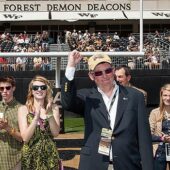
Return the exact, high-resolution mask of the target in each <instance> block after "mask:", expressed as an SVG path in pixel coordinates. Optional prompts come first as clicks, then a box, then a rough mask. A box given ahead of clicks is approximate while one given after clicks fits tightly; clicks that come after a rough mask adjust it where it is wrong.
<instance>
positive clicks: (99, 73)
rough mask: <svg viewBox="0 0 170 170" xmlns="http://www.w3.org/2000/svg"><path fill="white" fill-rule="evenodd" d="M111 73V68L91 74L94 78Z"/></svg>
mask: <svg viewBox="0 0 170 170" xmlns="http://www.w3.org/2000/svg"><path fill="white" fill-rule="evenodd" d="M112 71H113V68H111V67H110V68H107V69H106V70H103V71H94V72H93V74H94V75H95V76H102V75H103V74H104V73H105V74H110V73H111V72H112Z"/></svg>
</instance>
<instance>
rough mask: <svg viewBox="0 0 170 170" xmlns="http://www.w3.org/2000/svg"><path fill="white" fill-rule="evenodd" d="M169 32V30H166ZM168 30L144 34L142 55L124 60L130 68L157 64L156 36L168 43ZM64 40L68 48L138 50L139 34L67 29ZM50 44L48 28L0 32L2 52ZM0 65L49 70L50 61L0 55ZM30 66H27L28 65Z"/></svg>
mask: <svg viewBox="0 0 170 170" xmlns="http://www.w3.org/2000/svg"><path fill="white" fill-rule="evenodd" d="M169 35H170V34H169ZM169 35H168V34H167V35H165V34H164V36H163V35H161V34H160V33H159V32H158V31H157V30H156V31H155V33H154V34H150V33H148V34H145V35H144V44H143V50H144V52H145V56H144V58H143V57H142V58H141V57H137V58H135V59H134V58H133V57H130V58H127V64H128V65H129V66H130V68H131V69H135V68H136V65H137V64H138V63H142V65H143V67H147V68H149V69H154V68H159V67H160V62H161V61H160V56H161V54H160V51H161V48H162V46H161V47H160V46H159V43H158V40H160V39H161V40H162V41H166V43H170V42H169V40H170V38H169V37H170V36H169ZM65 44H66V45H67V46H69V49H70V50H74V49H76V50H78V51H81V52H86V51H90V52H93V51H111V52H114V51H115V52H119V51H130V52H132V51H139V50H140V49H139V48H140V45H139V34H138V35H135V34H132V33H131V34H129V36H128V37H121V36H120V35H119V34H118V33H117V32H115V33H109V34H107V33H102V32H97V33H90V32H89V31H88V30H85V31H77V30H75V29H74V30H73V31H66V34H65ZM49 46H50V37H49V33H48V31H43V32H42V33H39V32H37V33H36V34H34V35H33V34H27V33H26V32H25V31H24V32H23V33H20V34H14V35H12V34H10V33H6V32H4V33H3V34H1V35H0V51H1V52H48V51H49ZM0 66H1V67H0V69H1V70H3V71H8V70H14V71H18V70H23V71H24V70H44V71H45V70H51V69H52V63H51V58H50V57H32V58H28V57H17V58H16V57H9V58H3V57H1V58H0ZM28 67H29V68H28Z"/></svg>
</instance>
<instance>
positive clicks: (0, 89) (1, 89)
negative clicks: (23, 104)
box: [0, 86, 11, 91]
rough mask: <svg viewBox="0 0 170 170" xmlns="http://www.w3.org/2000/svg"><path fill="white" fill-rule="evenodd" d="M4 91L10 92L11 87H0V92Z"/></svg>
mask: <svg viewBox="0 0 170 170" xmlns="http://www.w3.org/2000/svg"><path fill="white" fill-rule="evenodd" d="M4 89H6V90H10V89H11V86H6V87H0V91H4Z"/></svg>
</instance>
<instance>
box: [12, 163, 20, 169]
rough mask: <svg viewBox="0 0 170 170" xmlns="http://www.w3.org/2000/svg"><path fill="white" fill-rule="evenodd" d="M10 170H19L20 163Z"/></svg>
mask: <svg viewBox="0 0 170 170" xmlns="http://www.w3.org/2000/svg"><path fill="white" fill-rule="evenodd" d="M12 170H21V162H19V163H18V164H17V165H16V166H15V167H14V168H13V169H12Z"/></svg>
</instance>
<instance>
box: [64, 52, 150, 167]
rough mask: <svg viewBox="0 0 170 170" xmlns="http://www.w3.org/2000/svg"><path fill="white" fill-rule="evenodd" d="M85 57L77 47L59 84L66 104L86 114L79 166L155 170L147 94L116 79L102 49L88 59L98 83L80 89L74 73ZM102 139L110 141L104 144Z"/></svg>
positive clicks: (95, 80) (94, 79) (68, 107)
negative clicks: (144, 95)
mask: <svg viewBox="0 0 170 170" xmlns="http://www.w3.org/2000/svg"><path fill="white" fill-rule="evenodd" d="M81 59H82V56H81V55H80V53H79V52H78V51H72V52H71V53H70V55H69V56H68V63H67V67H66V72H65V78H64V79H63V84H62V86H61V102H62V106H63V108H64V109H66V110H69V111H73V112H75V113H79V114H83V115H84V119H85V139H84V146H83V147H82V150H81V156H80V164H79V170H85V169H86V170H112V169H113V168H114V169H115V170H126V169H128V170H153V157H152V143H151V142H152V141H151V134H150V128H149V122H148V117H147V115H146V108H145V104H144V97H143V95H142V94H141V93H140V92H139V91H138V90H135V89H133V88H127V87H124V86H119V85H117V84H116V82H115V81H114V69H113V68H112V65H111V63H112V61H111V59H110V57H109V56H108V55H106V54H103V53H97V54H95V55H94V56H92V57H90V58H89V59H88V68H89V74H88V75H89V78H90V79H91V80H92V81H94V82H95V84H96V86H97V87H96V88H91V89H81V90H78V91H77V90H76V84H75V81H74V73H75V68H76V65H77V64H78V63H79V62H80V61H81ZM102 136H103V138H102ZM104 139H106V140H104ZM103 141H104V142H103ZM106 141H107V142H106ZM101 143H106V145H104V149H103V145H100V144H101Z"/></svg>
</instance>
